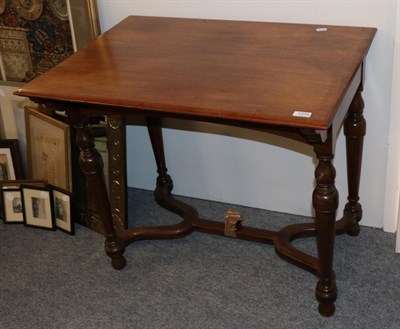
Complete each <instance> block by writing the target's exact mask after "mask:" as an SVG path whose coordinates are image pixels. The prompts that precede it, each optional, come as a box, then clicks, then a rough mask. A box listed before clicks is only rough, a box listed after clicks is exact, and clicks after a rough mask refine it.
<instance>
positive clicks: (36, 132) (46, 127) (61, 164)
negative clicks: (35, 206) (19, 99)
mask: <svg viewBox="0 0 400 329" xmlns="http://www.w3.org/2000/svg"><path fill="white" fill-rule="evenodd" d="M25 123H26V138H27V156H28V167H29V174H30V177H31V179H44V180H47V181H48V182H49V184H52V185H55V186H59V187H60V188H62V189H64V190H67V191H72V172H71V145H70V140H71V138H70V126H69V125H67V124H65V123H63V122H61V121H59V120H56V119H54V118H52V117H49V116H48V115H46V114H43V113H41V112H40V111H38V110H36V109H33V108H30V107H26V108H25Z"/></svg>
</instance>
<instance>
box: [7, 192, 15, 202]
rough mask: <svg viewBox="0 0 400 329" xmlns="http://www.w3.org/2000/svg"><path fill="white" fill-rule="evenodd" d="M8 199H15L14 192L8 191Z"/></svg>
mask: <svg viewBox="0 0 400 329" xmlns="http://www.w3.org/2000/svg"><path fill="white" fill-rule="evenodd" d="M7 199H8V200H10V201H12V200H14V196H13V195H12V193H7Z"/></svg>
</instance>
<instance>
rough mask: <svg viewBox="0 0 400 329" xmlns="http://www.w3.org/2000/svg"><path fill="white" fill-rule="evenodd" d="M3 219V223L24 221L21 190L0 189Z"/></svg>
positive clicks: (20, 222)
mask: <svg viewBox="0 0 400 329" xmlns="http://www.w3.org/2000/svg"><path fill="white" fill-rule="evenodd" d="M1 199H2V210H3V219H4V223H5V224H22V223H23V222H24V214H23V206H22V196H21V190H20V189H19V188H10V189H4V190H1Z"/></svg>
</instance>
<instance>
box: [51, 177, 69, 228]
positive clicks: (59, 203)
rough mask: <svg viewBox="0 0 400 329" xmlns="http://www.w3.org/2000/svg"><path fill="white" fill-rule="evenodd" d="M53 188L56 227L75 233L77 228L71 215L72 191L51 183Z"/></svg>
mask: <svg viewBox="0 0 400 329" xmlns="http://www.w3.org/2000/svg"><path fill="white" fill-rule="evenodd" d="M49 187H50V188H51V190H52V202H53V209H54V221H55V225H56V228H57V229H59V230H61V231H63V232H66V233H68V234H71V235H74V234H75V228H74V223H73V220H72V216H71V193H70V192H68V191H65V190H62V189H60V188H58V187H56V186H53V185H49Z"/></svg>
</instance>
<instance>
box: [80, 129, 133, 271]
mask: <svg viewBox="0 0 400 329" xmlns="http://www.w3.org/2000/svg"><path fill="white" fill-rule="evenodd" d="M74 126H75V128H76V131H77V136H76V142H77V144H78V146H79V148H80V156H79V164H80V167H81V170H82V172H83V174H84V175H85V178H86V182H87V187H88V193H93V194H94V195H95V200H96V206H97V211H98V213H99V216H100V218H101V220H102V223H103V225H104V230H105V232H106V241H105V250H106V253H107V255H108V256H109V257H110V258H111V264H112V266H113V267H114V268H115V269H117V270H120V269H122V268H124V267H125V265H126V260H125V258H124V256H123V253H124V250H125V246H124V243H123V241H121V240H119V239H118V238H117V236H116V231H115V229H114V224H113V219H112V214H111V207H110V201H109V198H108V194H107V188H106V183H105V178H104V172H103V161H102V158H101V155H100V153H99V152H98V151H97V150H96V148H95V146H94V139H93V137H92V135H91V133H90V131H89V128H88V126H87V124H86V123H75V124H74Z"/></svg>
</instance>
